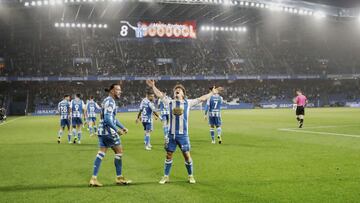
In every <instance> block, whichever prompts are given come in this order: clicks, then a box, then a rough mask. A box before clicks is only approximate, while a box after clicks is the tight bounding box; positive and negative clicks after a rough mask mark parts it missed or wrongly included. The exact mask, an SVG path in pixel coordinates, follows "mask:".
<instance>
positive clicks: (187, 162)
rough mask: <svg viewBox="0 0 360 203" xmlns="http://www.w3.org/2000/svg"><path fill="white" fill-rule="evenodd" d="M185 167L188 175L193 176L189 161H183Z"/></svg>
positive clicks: (190, 161)
mask: <svg viewBox="0 0 360 203" xmlns="http://www.w3.org/2000/svg"><path fill="white" fill-rule="evenodd" d="M185 167H186V170H187V172H188V174H189V175H192V174H193V163H192V160H191V159H190V160H189V161H185Z"/></svg>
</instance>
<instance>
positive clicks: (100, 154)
mask: <svg viewBox="0 0 360 203" xmlns="http://www.w3.org/2000/svg"><path fill="white" fill-rule="evenodd" d="M104 157H105V153H104V152H98V153H97V155H96V158H95V161H94V171H93V176H95V177H96V176H97V175H98V173H99V169H100V165H101V161H102V159H103V158H104Z"/></svg>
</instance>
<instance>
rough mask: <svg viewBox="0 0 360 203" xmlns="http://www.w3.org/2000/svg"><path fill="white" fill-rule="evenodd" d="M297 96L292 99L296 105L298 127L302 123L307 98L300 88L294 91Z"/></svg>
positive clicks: (301, 125) (300, 126)
mask: <svg viewBox="0 0 360 203" xmlns="http://www.w3.org/2000/svg"><path fill="white" fill-rule="evenodd" d="M296 94H297V97H296V98H295V99H294V105H296V120H297V121H298V122H299V128H302V127H303V125H304V116H305V106H306V104H307V103H308V100H307V98H306V96H305V95H303V93H302V92H301V91H300V90H297V91H296Z"/></svg>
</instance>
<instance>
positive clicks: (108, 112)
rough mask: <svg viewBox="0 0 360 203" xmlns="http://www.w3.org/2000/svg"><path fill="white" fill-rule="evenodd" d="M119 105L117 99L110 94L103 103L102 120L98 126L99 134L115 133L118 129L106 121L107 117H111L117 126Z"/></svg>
mask: <svg viewBox="0 0 360 203" xmlns="http://www.w3.org/2000/svg"><path fill="white" fill-rule="evenodd" d="M116 113H117V106H116V102H115V100H114V99H113V98H112V97H110V96H108V97H106V98H105V99H104V101H103V102H102V104H101V121H100V124H99V128H98V134H99V135H115V134H116V131H115V130H114V129H113V127H111V126H110V125H109V124H107V123H106V119H105V117H107V118H109V119H108V120H111V121H112V122H113V125H114V126H116Z"/></svg>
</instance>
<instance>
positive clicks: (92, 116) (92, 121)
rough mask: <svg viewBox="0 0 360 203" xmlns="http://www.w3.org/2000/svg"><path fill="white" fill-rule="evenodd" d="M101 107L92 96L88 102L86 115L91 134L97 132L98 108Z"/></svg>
mask: <svg viewBox="0 0 360 203" xmlns="http://www.w3.org/2000/svg"><path fill="white" fill-rule="evenodd" d="M98 109H101V108H100V106H99V105H98V104H97V103H96V102H95V101H94V97H93V96H90V100H89V101H88V102H87V103H86V108H85V110H86V111H85V117H86V118H87V122H88V127H89V132H90V136H93V135H94V134H95V133H96V110H98Z"/></svg>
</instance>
